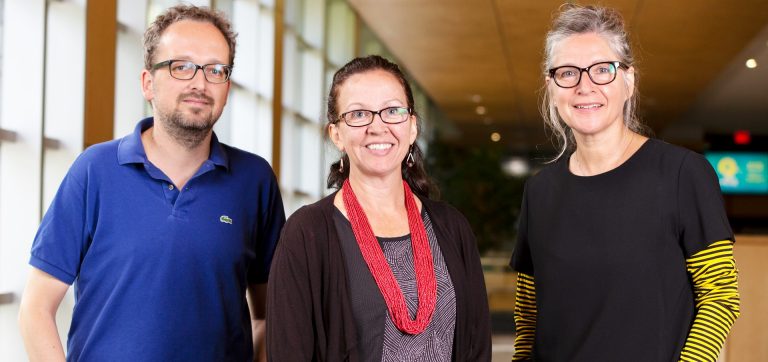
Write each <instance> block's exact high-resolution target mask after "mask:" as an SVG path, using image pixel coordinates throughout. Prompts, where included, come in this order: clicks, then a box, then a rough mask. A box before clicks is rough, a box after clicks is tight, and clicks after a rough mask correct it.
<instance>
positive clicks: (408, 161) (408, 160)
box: [405, 145, 416, 167]
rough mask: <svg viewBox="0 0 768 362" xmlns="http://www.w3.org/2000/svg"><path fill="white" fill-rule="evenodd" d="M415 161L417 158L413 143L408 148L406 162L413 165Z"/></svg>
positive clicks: (410, 165)
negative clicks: (414, 156)
mask: <svg viewBox="0 0 768 362" xmlns="http://www.w3.org/2000/svg"><path fill="white" fill-rule="evenodd" d="M414 163H416V160H414V159H413V145H411V149H410V150H408V157H406V158H405V164H406V165H408V167H413V164H414Z"/></svg>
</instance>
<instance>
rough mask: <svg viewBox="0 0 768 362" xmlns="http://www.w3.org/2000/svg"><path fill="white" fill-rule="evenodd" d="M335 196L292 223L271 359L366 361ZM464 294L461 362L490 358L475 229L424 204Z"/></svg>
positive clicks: (279, 256)
mask: <svg viewBox="0 0 768 362" xmlns="http://www.w3.org/2000/svg"><path fill="white" fill-rule="evenodd" d="M335 195H336V194H335V193H334V194H332V195H330V196H327V197H325V198H323V199H322V200H320V201H318V202H316V203H314V204H311V205H307V206H304V207H302V208H300V209H299V210H297V211H296V212H295V213H294V214H293V215H291V217H290V218H288V221H287V223H286V224H285V227H284V228H283V231H282V234H281V236H280V241H279V243H278V245H277V250H276V251H275V255H274V258H273V260H272V267H271V271H270V276H269V285H268V292H267V354H268V358H269V361H276V362H285V361H334V362H335V361H360V360H361V357H360V356H358V355H357V348H356V345H357V332H356V330H355V329H356V327H355V321H354V317H353V315H352V308H351V304H350V303H351V302H350V298H349V295H348V293H349V291H348V288H347V272H346V265H345V262H344V259H343V253H342V249H341V243H340V242H339V237H338V233H337V232H336V226H335V224H334V221H333V211H334V205H333V198H334V196H335ZM421 201H422V204H423V205H424V208H425V209H426V210H427V213H428V214H429V216H430V219H431V220H432V223H433V226H434V230H435V234H436V236H437V241H438V243H439V244H440V250H441V251H442V253H443V258H444V259H445V263H446V266H447V267H448V273H449V274H450V275H451V280H452V281H453V285H454V289H455V291H456V329H455V332H454V333H455V334H454V341H453V360H454V361H490V360H491V327H490V317H489V312H488V298H487V296H486V292H485V280H484V279H483V271H482V267H481V265H480V256H479V254H478V252H477V245H476V241H475V236H474V234H473V233H472V229H471V228H470V226H469V223H468V222H467V220H466V219H465V218H464V216H463V215H462V214H461V213H459V211H457V210H456V209H455V208H453V207H452V206H450V205H448V204H446V203H443V202H438V201H432V200H429V199H423V198H422V199H421Z"/></svg>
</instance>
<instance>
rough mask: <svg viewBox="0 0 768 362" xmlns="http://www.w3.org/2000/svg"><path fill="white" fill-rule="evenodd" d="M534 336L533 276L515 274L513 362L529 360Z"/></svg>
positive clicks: (534, 290) (534, 301)
mask: <svg viewBox="0 0 768 362" xmlns="http://www.w3.org/2000/svg"><path fill="white" fill-rule="evenodd" d="M535 334H536V288H535V284H534V281H533V276H530V275H528V274H525V273H517V291H516V292H515V355H514V356H513V357H512V360H513V361H526V360H530V359H531V354H532V352H533V337H534V335H535Z"/></svg>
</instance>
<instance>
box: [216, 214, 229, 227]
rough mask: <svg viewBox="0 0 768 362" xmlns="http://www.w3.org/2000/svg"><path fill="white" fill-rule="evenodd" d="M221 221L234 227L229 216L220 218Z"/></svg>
mask: <svg viewBox="0 0 768 362" xmlns="http://www.w3.org/2000/svg"><path fill="white" fill-rule="evenodd" d="M219 221H221V222H223V223H225V224H230V225H232V219H231V218H230V217H229V216H227V215H221V216H219Z"/></svg>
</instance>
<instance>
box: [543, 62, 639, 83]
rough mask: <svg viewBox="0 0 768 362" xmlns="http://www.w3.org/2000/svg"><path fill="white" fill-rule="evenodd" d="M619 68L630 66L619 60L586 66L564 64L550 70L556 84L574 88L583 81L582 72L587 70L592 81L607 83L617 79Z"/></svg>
mask: <svg viewBox="0 0 768 362" xmlns="http://www.w3.org/2000/svg"><path fill="white" fill-rule="evenodd" d="M618 69H624V70H627V69H629V66H628V65H626V64H624V63H622V62H619V61H615V62H600V63H595V64H592V65H590V66H588V67H586V68H579V67H574V66H572V65H564V66H562V67H556V68H552V69H550V70H549V72H548V73H549V76H550V78H552V79H554V81H555V84H557V86H558V87H560V88H573V87H575V86H577V85H579V82H581V74H582V73H584V72H587V75H589V79H590V80H592V83H595V84H597V85H605V84H608V83H610V82H613V81H614V79H616V73H617V72H616V71H617V70H618Z"/></svg>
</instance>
